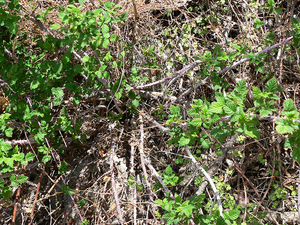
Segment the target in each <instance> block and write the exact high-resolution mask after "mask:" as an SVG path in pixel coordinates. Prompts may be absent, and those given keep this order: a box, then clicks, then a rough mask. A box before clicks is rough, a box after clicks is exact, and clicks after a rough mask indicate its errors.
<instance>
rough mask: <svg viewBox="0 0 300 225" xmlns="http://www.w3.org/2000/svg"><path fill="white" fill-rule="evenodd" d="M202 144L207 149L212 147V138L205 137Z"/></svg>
mask: <svg viewBox="0 0 300 225" xmlns="http://www.w3.org/2000/svg"><path fill="white" fill-rule="evenodd" d="M201 144H202V147H203V148H205V149H208V148H210V140H209V139H204V140H203V141H202V143H201Z"/></svg>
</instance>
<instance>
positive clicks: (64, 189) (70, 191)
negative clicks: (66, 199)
mask: <svg viewBox="0 0 300 225" xmlns="http://www.w3.org/2000/svg"><path fill="white" fill-rule="evenodd" d="M61 190H62V192H63V193H64V194H65V195H69V194H70V195H71V194H74V193H75V190H73V189H71V188H70V187H69V186H67V185H62V187H61Z"/></svg>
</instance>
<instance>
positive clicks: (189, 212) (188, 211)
mask: <svg viewBox="0 0 300 225" xmlns="http://www.w3.org/2000/svg"><path fill="white" fill-rule="evenodd" d="M194 208H195V206H193V205H186V206H185V207H182V209H181V212H183V213H184V214H185V215H186V216H187V217H190V216H191V215H192V213H193V210H194Z"/></svg>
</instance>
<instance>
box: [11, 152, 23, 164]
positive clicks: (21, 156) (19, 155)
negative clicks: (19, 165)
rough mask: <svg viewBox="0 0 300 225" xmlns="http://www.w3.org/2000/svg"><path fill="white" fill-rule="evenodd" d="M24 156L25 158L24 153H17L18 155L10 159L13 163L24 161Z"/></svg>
mask: <svg viewBox="0 0 300 225" xmlns="http://www.w3.org/2000/svg"><path fill="white" fill-rule="evenodd" d="M24 156H25V155H24V153H18V154H14V155H13V157H12V158H13V160H14V161H18V162H20V161H22V160H23V159H24Z"/></svg>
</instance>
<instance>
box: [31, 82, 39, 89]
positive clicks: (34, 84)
mask: <svg viewBox="0 0 300 225" xmlns="http://www.w3.org/2000/svg"><path fill="white" fill-rule="evenodd" d="M39 86H40V82H39V81H38V80H33V81H32V82H31V84H30V90H34V89H37V88H38V87H39Z"/></svg>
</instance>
